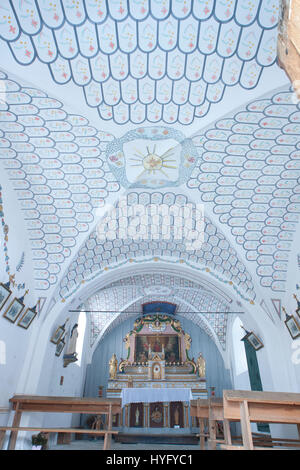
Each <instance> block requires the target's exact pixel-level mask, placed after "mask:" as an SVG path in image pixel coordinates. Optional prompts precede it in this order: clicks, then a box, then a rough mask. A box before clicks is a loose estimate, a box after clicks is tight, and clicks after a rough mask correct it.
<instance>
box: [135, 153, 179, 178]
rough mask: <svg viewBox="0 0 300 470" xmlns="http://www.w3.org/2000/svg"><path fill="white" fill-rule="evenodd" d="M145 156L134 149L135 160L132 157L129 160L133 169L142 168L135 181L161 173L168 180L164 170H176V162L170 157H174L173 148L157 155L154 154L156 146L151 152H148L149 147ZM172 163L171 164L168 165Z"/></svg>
mask: <svg viewBox="0 0 300 470" xmlns="http://www.w3.org/2000/svg"><path fill="white" fill-rule="evenodd" d="M147 152H148V153H147V154H146V155H143V154H142V152H140V150H138V149H136V153H135V154H134V155H135V158H134V157H132V158H130V160H132V162H136V163H132V165H131V166H133V167H143V170H142V172H141V173H140V174H139V175H138V177H137V179H138V180H140V179H141V178H142V176H144V175H145V176H146V175H147V176H148V175H150V176H151V175H153V176H155V175H156V174H157V173H159V172H160V173H162V174H163V175H164V176H165V177H166V178H169V176H168V174H167V172H166V169H174V170H175V169H177V168H178V166H177V165H176V163H177V160H176V159H174V158H173V159H172V158H171V157H172V156H174V153H175V151H174V148H173V147H172V148H170V149H169V150H167V151H166V152H164V153H163V154H162V155H158V154H157V153H156V145H154V147H153V150H152V152H151V151H150V148H149V146H147ZM170 163H173V164H170Z"/></svg>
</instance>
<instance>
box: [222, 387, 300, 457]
mask: <svg viewBox="0 0 300 470" xmlns="http://www.w3.org/2000/svg"><path fill="white" fill-rule="evenodd" d="M223 405H224V436H225V444H224V445H222V446H221V448H223V449H230V450H231V449H243V450H253V449H255V450H256V449H257V450H260V449H272V447H270V446H269V445H268V446H266V447H259V446H257V447H256V446H254V443H253V437H252V433H251V424H250V423H251V422H254V423H285V424H297V426H298V433H299V436H300V394H299V393H284V392H256V391H245V390H224V391H223ZM230 421H240V423H241V429H242V446H235V445H233V444H232V438H231V434H230V427H229V422H230ZM278 441H280V439H279V440H278ZM281 441H284V440H281ZM285 441H286V442H287V443H288V441H287V440H285ZM298 442H299V441H297V440H290V443H293V444H296V443H298ZM274 444H275V441H274Z"/></svg>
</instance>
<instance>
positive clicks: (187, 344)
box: [184, 333, 192, 351]
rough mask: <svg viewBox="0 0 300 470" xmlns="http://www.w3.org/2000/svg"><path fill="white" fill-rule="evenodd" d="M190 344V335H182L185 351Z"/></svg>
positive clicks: (188, 348)
mask: <svg viewBox="0 0 300 470" xmlns="http://www.w3.org/2000/svg"><path fill="white" fill-rule="evenodd" d="M191 343H192V338H191V337H190V335H189V334H188V333H184V345H185V349H186V351H189V350H190V348H191Z"/></svg>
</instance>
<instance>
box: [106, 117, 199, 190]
mask: <svg viewBox="0 0 300 470" xmlns="http://www.w3.org/2000/svg"><path fill="white" fill-rule="evenodd" d="M197 158H198V153H197V149H196V147H195V146H194V144H193V142H192V140H191V139H186V138H185V136H184V134H183V133H182V132H179V131H176V130H175V129H170V128H167V127H161V126H157V127H140V128H138V129H136V130H132V131H130V132H127V133H126V134H125V135H124V136H123V137H121V138H119V139H114V140H113V141H112V142H110V143H109V144H108V145H107V148H106V159H107V162H108V164H109V167H110V169H111V171H112V172H113V173H114V175H115V176H116V178H117V179H118V181H120V183H121V184H122V185H123V186H124V187H125V188H129V187H130V188H133V187H136V188H144V187H149V188H163V187H166V186H168V187H169V186H180V185H181V184H183V183H185V182H186V181H187V180H188V178H189V176H190V174H191V171H192V170H193V168H194V166H195V164H196V161H197Z"/></svg>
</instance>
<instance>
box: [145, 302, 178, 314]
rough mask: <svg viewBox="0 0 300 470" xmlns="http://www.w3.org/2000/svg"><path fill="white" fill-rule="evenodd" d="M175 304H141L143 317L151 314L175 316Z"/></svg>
mask: <svg viewBox="0 0 300 470" xmlns="http://www.w3.org/2000/svg"><path fill="white" fill-rule="evenodd" d="M176 307H177V305H176V304H172V303H171V302H147V303H146V304H143V315H146V314H151V313H152V314H153V313H156V314H158V313H164V314H168V315H170V314H173V315H174V314H175V311H176Z"/></svg>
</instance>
